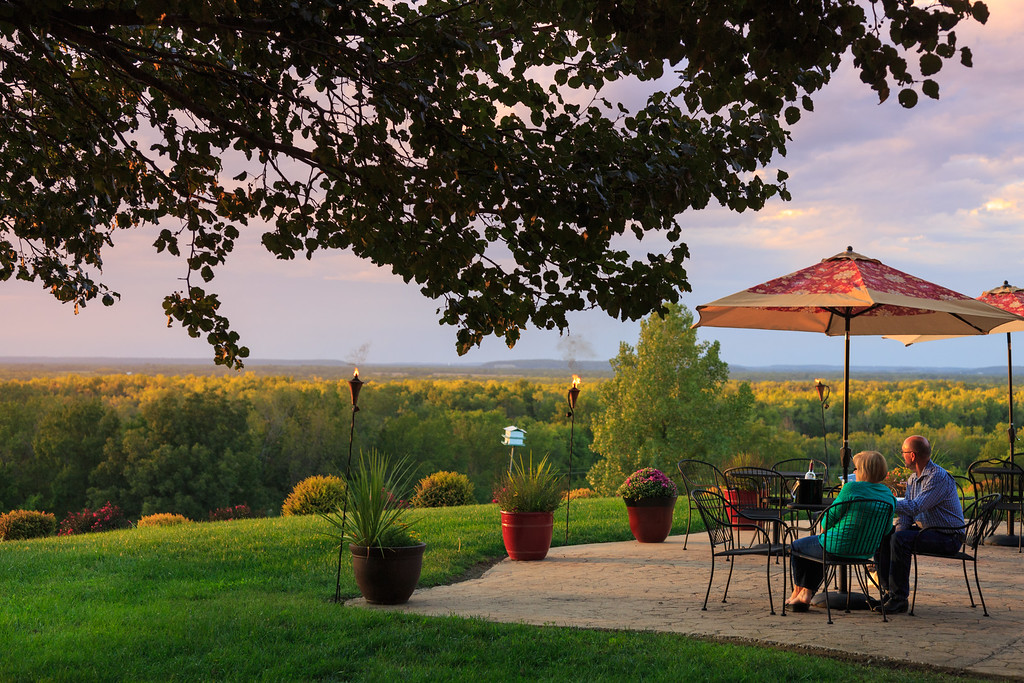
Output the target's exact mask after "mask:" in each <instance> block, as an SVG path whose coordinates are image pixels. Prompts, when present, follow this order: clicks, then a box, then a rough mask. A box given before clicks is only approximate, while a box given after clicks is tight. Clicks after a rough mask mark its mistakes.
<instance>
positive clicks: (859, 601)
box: [811, 591, 871, 610]
mask: <svg viewBox="0 0 1024 683" xmlns="http://www.w3.org/2000/svg"><path fill="white" fill-rule="evenodd" d="M846 597H847V594H846V593H840V592H839V591H829V592H828V606H829V607H830V608H831V609H841V610H845V609H846ZM849 597H850V610H867V609H871V605H869V604H868V596H866V595H864V594H863V593H850V594H849ZM811 604H812V605H814V606H815V607H822V608H824V607H825V591H820V592H819V593H818V594H817V595H815V596H814V599H813V600H811Z"/></svg>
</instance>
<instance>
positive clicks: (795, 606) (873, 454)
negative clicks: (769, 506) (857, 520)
mask: <svg viewBox="0 0 1024 683" xmlns="http://www.w3.org/2000/svg"><path fill="white" fill-rule="evenodd" d="M853 471H854V472H856V473H857V481H851V482H848V483H846V484H844V485H843V488H842V490H840V492H839V495H838V496H836V499H835V501H834V502H833V503H832V504H833V505H835V504H836V503H841V502H843V501H848V500H861V499H869V500H879V501H884V502H887V503H890V504H891V505H892V507H893V510H895V509H896V498H895V497H894V496H893V495H892V491H890V490H889V487H887V486H886V485H885V484H883V483H881V482H883V481H885V477H886V475H887V474H888V472H889V466H888V464H887V463H886V462H885V458H884V457H883V456H882V454H881V453H879V452H878V451H861V452H860V453H858V454H857V455H855V456H853ZM822 519H825V518H824V517H823V518H822ZM847 522H849V523H853V520H847V519H843V518H839V519H837V520H833V522H832V526H831V527H830V528H822V534H821V535H819V536H807V537H805V538H800V539H797V540H796V541H793V544H792V547H793V549H794V550H798V551H800V552H801V553H804V554H806V555H815V556H818V557H821V556H822V555H823V551H822V548H823V547H824V543H825V537H828V536H830V535H831V534H841V533H842V531H843V530H844V529H845V523H847ZM829 552H830V553H831V552H837V553H840V554H841V553H842V552H843V549H842V548H841V547H837V548H833V547H832V545H831V544H830V545H829ZM792 571H793V594H792V595H790V596H789V600H787V601H786V607H787V609H791V610H793V611H794V612H806V611H807V609H808V607H810V604H811V599H812V598H813V597H814V594H815V593H817V591H818V586H820V585H821V581H822V579H823V578H824V572H825V567H824V565H822V564H819V563H817V562H812V561H810V560H807V559H805V558H802V557H796V556H794V557H793V562H792Z"/></svg>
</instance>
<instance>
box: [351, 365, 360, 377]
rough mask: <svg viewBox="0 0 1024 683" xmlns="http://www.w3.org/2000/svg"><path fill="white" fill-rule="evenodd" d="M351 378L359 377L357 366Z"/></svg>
mask: <svg viewBox="0 0 1024 683" xmlns="http://www.w3.org/2000/svg"><path fill="white" fill-rule="evenodd" d="M352 378H353V379H359V368H356V371H355V372H354V373H352Z"/></svg>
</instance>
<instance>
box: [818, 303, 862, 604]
mask: <svg viewBox="0 0 1024 683" xmlns="http://www.w3.org/2000/svg"><path fill="white" fill-rule="evenodd" d="M849 313H850V312H849V310H847V315H846V316H844V318H845V320H846V333H845V349H844V355H843V447H842V448H841V449H840V451H839V458H840V463H842V467H843V481H844V482H845V481H846V477H848V476H849V475H850V315H849ZM838 575H839V590H838V591H837V592H835V593H832V592H829V594H828V598H829V603H828V604H829V606H830V607H836V608H840V607H841V608H844V609H845V608H847V607H848V608H849V609H868V607H869V605H868V601H867V596H866V595H864V594H863V593H851V592H850V576H849V571H848V570H847V568H846V566H845V565H844V566H841V567H839V572H838ZM825 580H826V581H827V580H828V577H826V579H825ZM824 603H825V594H824V593H820V594H818V595H817V596H816V597H815V598H814V600H812V601H811V604H814V605H818V606H821V605H823V604H824Z"/></svg>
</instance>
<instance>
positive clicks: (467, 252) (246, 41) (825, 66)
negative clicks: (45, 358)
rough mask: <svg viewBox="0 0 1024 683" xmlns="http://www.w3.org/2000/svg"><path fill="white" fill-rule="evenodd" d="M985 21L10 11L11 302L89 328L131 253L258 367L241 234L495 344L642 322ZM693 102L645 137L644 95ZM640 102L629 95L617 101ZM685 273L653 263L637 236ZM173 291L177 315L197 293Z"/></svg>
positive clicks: (1, 49) (93, 6)
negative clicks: (342, 254) (116, 267)
mask: <svg viewBox="0 0 1024 683" xmlns="http://www.w3.org/2000/svg"><path fill="white" fill-rule="evenodd" d="M987 14H988V10H987V9H986V7H985V5H983V4H982V3H981V2H973V1H972V0H936V2H935V3H933V4H931V5H928V6H916V5H915V4H914V3H913V2H912V0H870V1H869V2H861V1H860V0H785V1H780V0H715V1H714V2H707V1H701V2H678V1H675V0H617V1H613V0H549V1H547V2H522V1H521V0H486V1H482V0H481V1H478V0H426V1H425V2H415V3H408V2H404V1H402V0H396V1H395V2H379V0H352V1H350V2H341V3H339V2H327V1H323V0H305V1H303V2H298V3H293V2H282V1H280V0H264V1H261V2H253V1H252V0H237V1H232V0H208V1H201V0H159V1H157V0H137V1H131V0H124V1H118V0H107V1H105V2H99V1H90V0H79V1H77V2H71V3H66V2H65V3H62V2H56V1H54V0H33V1H32V2H21V1H19V2H3V1H0V131H2V132H0V174H2V175H0V279H3V280H9V279H10V278H12V277H15V278H18V279H22V280H31V281H37V282H39V283H40V284H41V285H42V286H43V287H44V288H45V289H48V290H50V291H51V292H52V294H53V295H54V296H55V297H56V298H58V299H59V300H61V301H64V302H68V303H73V304H74V306H75V308H76V310H77V308H78V307H80V306H85V305H86V304H87V303H88V302H91V301H94V300H97V299H99V300H100V301H102V302H103V303H104V304H106V305H111V304H113V303H114V302H115V300H116V299H117V297H118V294H117V293H116V292H115V291H113V290H112V289H110V288H108V286H107V285H105V284H104V283H103V282H102V281H101V279H100V277H101V269H102V264H103V261H102V256H103V253H104V250H106V249H108V248H110V247H112V246H113V245H114V244H116V242H117V240H118V233H119V231H120V230H128V229H132V228H136V227H139V226H144V225H150V226H154V225H155V226H157V227H158V228H159V236H158V238H157V239H156V242H155V245H154V246H155V247H156V249H157V250H159V251H168V252H170V253H172V254H174V255H176V256H180V257H181V258H182V259H183V265H182V276H183V280H184V281H185V286H184V287H183V288H182V289H181V291H178V292H174V293H172V294H169V295H168V296H167V297H166V299H165V301H164V308H165V310H166V312H167V315H168V324H170V323H171V321H172V319H173V320H177V321H178V322H180V323H181V324H182V325H183V326H184V327H185V328H186V329H187V330H188V332H189V334H191V335H192V336H197V337H198V336H201V335H204V334H205V335H206V336H207V338H208V340H209V342H210V343H211V344H212V345H213V346H214V348H215V355H216V359H217V361H218V362H220V363H224V364H228V365H240V363H241V359H243V358H244V357H246V356H247V355H248V350H247V349H246V348H245V347H244V346H241V345H240V340H239V338H238V335H237V334H236V333H235V332H233V331H232V330H231V328H230V325H229V322H228V320H227V319H226V318H225V317H224V316H223V315H222V314H221V313H219V312H218V308H219V306H220V301H219V300H218V298H217V295H216V294H215V293H214V292H212V291H209V289H208V287H209V284H208V283H209V282H210V281H211V280H213V278H214V275H215V272H216V268H217V267H218V266H219V265H221V264H222V263H224V262H225V259H226V258H227V257H228V255H229V253H230V252H231V250H232V247H233V246H234V243H235V240H236V239H238V237H239V235H240V234H241V231H243V230H252V229H259V230H265V232H263V235H262V242H263V245H264V246H265V247H266V249H267V250H268V251H270V252H271V253H273V254H274V255H276V256H277V257H279V258H282V259H291V258H295V257H296V256H298V255H304V256H306V257H310V256H311V255H312V254H313V253H314V252H316V251H318V250H321V249H351V250H352V251H353V252H354V253H355V254H356V255H357V256H359V257H361V258H364V259H368V260H370V261H372V262H373V263H375V264H377V265H380V266H387V267H389V268H391V269H392V271H393V272H394V273H396V274H397V275H399V276H401V277H402V278H404V279H405V281H406V282H409V281H413V280H415V281H416V283H417V284H418V285H419V287H420V289H421V291H422V293H423V294H424V295H425V296H427V297H430V298H432V299H435V300H439V301H440V303H439V306H440V308H439V309H438V313H439V315H440V320H441V322H443V323H447V324H450V325H454V326H456V327H457V329H458V331H457V345H458V348H459V350H460V351H461V352H464V351H466V350H467V349H469V348H470V347H472V346H473V345H476V344H479V343H480V341H481V340H482V339H483V337H484V336H485V335H492V334H493V335H498V336H503V337H504V338H505V340H506V341H507V343H508V344H510V345H512V344H514V343H515V341H516V339H517V338H518V336H519V332H520V330H521V329H523V328H524V327H526V326H527V325H534V326H536V327H540V328H546V329H555V328H557V329H562V330H564V329H565V328H566V327H567V322H566V313H567V312H569V311H575V310H583V309H587V308H594V307H597V308H601V309H603V310H605V311H607V312H608V313H609V314H610V315H613V316H616V317H620V318H622V319H638V318H640V317H643V316H644V315H646V314H648V313H650V312H652V311H658V310H664V309H663V302H665V301H677V300H678V298H679V292H680V291H686V290H688V289H689V285H688V283H687V279H686V271H685V269H684V267H683V266H684V260H685V259H686V258H687V256H688V253H687V248H686V245H685V244H684V243H683V242H682V241H681V226H680V224H679V222H678V220H677V217H678V216H679V215H680V214H681V213H683V212H685V211H686V210H687V209H700V208H703V207H705V206H707V205H708V204H709V203H710V202H712V201H714V202H717V203H718V204H721V205H723V206H727V207H729V208H730V209H732V210H735V211H744V210H746V209H752V210H756V209H759V208H761V207H762V206H763V205H764V203H765V201H766V200H768V199H769V198H771V197H773V196H780V197H782V198H788V193H787V190H786V183H785V181H786V174H785V173H784V172H781V171H780V172H778V174H777V175H776V176H775V177H774V178H766V177H764V176H763V175H761V174H757V173H755V172H756V171H758V170H759V169H761V168H763V167H764V166H766V165H767V164H768V163H769V162H770V160H771V159H772V158H773V156H774V155H775V154H776V153H780V154H785V150H786V143H787V141H788V139H789V132H788V126H791V125H792V124H793V123H795V122H796V121H797V120H798V119H799V117H800V114H801V110H808V111H809V110H811V109H812V106H813V103H812V100H811V96H812V95H813V94H814V93H815V92H817V91H818V90H819V89H820V88H821V87H823V86H824V85H825V84H826V83H827V82H828V80H829V77H830V75H831V74H832V73H833V72H834V71H835V70H836V69H837V67H838V66H839V64H840V60H841V59H842V58H844V57H847V56H851V55H852V59H853V61H854V64H855V66H856V68H857V69H858V70H859V72H860V75H861V78H862V79H863V80H864V82H865V83H867V84H868V85H869V86H870V87H871V88H873V89H874V90H876V91H877V93H878V96H879V99H880V100H883V101H884V100H885V99H887V98H888V96H889V94H890V91H891V90H892V89H894V88H895V89H897V90H898V100H899V102H900V104H902V105H903V106H905V107H911V106H913V105H914V104H915V103H916V101H917V98H918V93H922V94H924V95H926V96H928V97H933V98H937V97H938V96H939V86H938V84H937V83H936V81H935V80H933V76H934V75H935V74H936V73H937V72H938V71H939V70H940V69H941V68H942V67H943V65H944V64H945V62H946V61H947V60H953V59H958V60H959V61H960V62H961V63H962V64H964V65H967V66H970V64H971V53H970V51H969V49H968V48H966V47H963V46H959V45H958V44H957V41H956V35H955V33H954V28H955V27H956V26H957V24H958V23H959V22H960V21H962V20H965V19H970V18H973V19H975V20H977V21H980V22H984V21H985V20H986V19H987ZM662 76H664V77H666V80H663V81H660V82H659V84H658V85H659V86H662V85H663V84H665V83H667V84H668V85H667V86H664V87H665V88H666V89H665V91H662V92H658V93H656V94H654V95H652V96H651V97H650V98H649V99H647V101H646V102H645V103H640V104H639V105H637V106H634V107H633V108H632V109H627V107H625V106H624V101H625V100H624V96H623V94H622V93H623V92H625V91H627V90H628V88H629V86H630V84H633V85H636V84H637V83H638V82H649V81H653V80H655V79H657V78H660V77H662ZM613 85H614V86H616V87H615V88H614V89H613V88H611V87H610V86H613ZM649 233H659V234H661V235H662V236H664V237H667V238H668V239H669V241H670V242H671V243H672V245H673V246H672V247H671V248H670V249H668V250H667V253H652V254H648V255H647V256H646V257H645V258H640V259H634V258H633V257H632V256H630V254H628V253H627V251H625V249H624V248H623V247H622V246H621V244H622V242H621V240H619V239H617V238H619V237H620V236H623V235H626V236H636V237H637V238H642V237H643V236H644V235H645V234H649ZM169 289H170V288H169Z"/></svg>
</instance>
